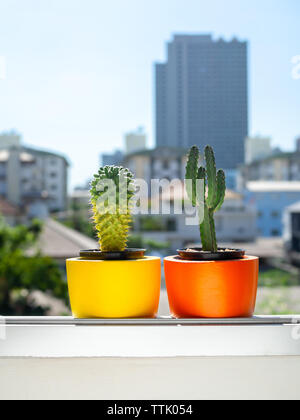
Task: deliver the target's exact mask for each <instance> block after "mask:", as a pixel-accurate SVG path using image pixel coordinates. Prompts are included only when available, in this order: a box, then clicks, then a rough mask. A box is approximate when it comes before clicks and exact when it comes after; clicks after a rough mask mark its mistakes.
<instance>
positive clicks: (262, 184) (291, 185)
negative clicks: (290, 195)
mask: <svg viewBox="0 0 300 420" xmlns="http://www.w3.org/2000/svg"><path fill="white" fill-rule="evenodd" d="M246 188H247V190H249V191H251V192H289V191H290V192H298V191H299V192H300V182H299V181H250V182H248V183H247V185H246Z"/></svg>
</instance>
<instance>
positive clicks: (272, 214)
mask: <svg viewBox="0 0 300 420" xmlns="http://www.w3.org/2000/svg"><path fill="white" fill-rule="evenodd" d="M271 216H272V218H273V219H278V217H279V212H278V211H272V213H271Z"/></svg>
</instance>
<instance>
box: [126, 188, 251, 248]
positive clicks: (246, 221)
mask: <svg viewBox="0 0 300 420" xmlns="http://www.w3.org/2000/svg"><path fill="white" fill-rule="evenodd" d="M183 189H184V187H183V185H182V187H181V188H180V189H179V190H176V189H175V191H174V190H173V191H172V192H170V191H167V190H164V191H162V192H161V200H162V201H164V200H168V199H169V197H170V193H171V197H172V201H171V203H172V205H171V213H170V214H169V215H157V216H144V215H138V216H135V223H134V232H135V233H140V234H142V235H143V238H144V239H146V240H149V241H151V240H153V241H158V242H163V243H168V244H169V246H170V249H171V250H172V251H173V252H176V250H177V249H178V248H182V247H185V246H190V245H191V244H200V242H201V240H200V232H199V225H198V220H197V224H196V225H190V224H187V214H191V212H192V207H191V206H186V210H187V214H185V213H182V214H175V212H174V208H175V202H176V201H178V200H179V201H180V202H181V201H182V198H183V197H184V198H185V199H187V196H186V193H184V194H183ZM215 223H216V233H217V238H218V241H219V243H221V242H223V243H224V242H226V243H235V242H236V243H244V242H253V241H255V240H256V238H257V233H258V231H257V227H256V210H255V208H252V207H250V208H248V207H247V206H245V204H244V202H243V196H242V195H240V194H237V193H235V192H233V191H231V190H227V191H226V198H225V201H224V204H223V206H222V209H221V210H220V211H219V212H217V213H215Z"/></svg>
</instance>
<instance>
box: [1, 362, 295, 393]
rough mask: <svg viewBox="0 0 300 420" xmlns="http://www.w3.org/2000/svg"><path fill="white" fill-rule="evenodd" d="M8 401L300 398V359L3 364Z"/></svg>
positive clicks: (4, 385) (2, 383)
mask: <svg viewBox="0 0 300 420" xmlns="http://www.w3.org/2000/svg"><path fill="white" fill-rule="evenodd" d="M0 372H1V375H0V400H6V399H25V400H26V399H41V400H44V399H71V400H76V399H103V400H109V399H117V400H123V399H128V400H144V399H145V400H149V399H154V400H156V399H157V400H161V399H162V400H168V399H172V400H185V399H186V400H193V399H196V400H198V399H272V400H279V399H297V400H298V399H300V357H252V358H249V357H240V358H238V357H235V358H233V357H227V358H226V357H214V358H212V357H208V358H203V357H199V358H167V359H162V358H159V359H151V358H149V359H138V358H137V359H127V358H123V359H121V358H113V359H105V358H102V359H84V358H80V359H0Z"/></svg>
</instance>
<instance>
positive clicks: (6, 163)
mask: <svg viewBox="0 0 300 420" xmlns="http://www.w3.org/2000/svg"><path fill="white" fill-rule="evenodd" d="M17 139H19V140H18V141H17ZM68 166H69V164H68V161H67V160H66V158H65V157H63V156H61V155H59V154H56V153H52V152H48V151H42V150H39V149H34V148H30V147H27V146H24V145H22V143H21V141H20V137H19V136H16V135H13V136H11V142H10V138H9V135H3V136H1V137H0V197H1V198H2V199H5V200H7V201H8V202H9V203H10V204H12V205H13V206H18V207H19V208H22V209H25V210H26V214H27V215H28V216H29V217H41V218H43V217H47V215H48V213H49V212H54V211H62V210H65V209H66V208H67V184H68Z"/></svg>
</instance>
